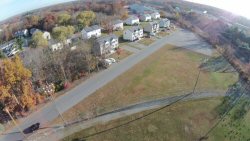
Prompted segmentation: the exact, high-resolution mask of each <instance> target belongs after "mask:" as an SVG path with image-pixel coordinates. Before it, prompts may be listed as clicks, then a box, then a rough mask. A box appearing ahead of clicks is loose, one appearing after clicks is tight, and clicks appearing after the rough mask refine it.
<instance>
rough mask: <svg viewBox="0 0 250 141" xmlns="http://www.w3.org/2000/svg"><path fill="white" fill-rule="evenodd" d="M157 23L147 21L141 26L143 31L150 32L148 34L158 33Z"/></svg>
mask: <svg viewBox="0 0 250 141" xmlns="http://www.w3.org/2000/svg"><path fill="white" fill-rule="evenodd" d="M159 27H160V26H159V23H158V22H149V23H147V24H146V25H145V26H144V28H143V30H144V31H145V32H148V33H150V34H152V33H158V32H159Z"/></svg>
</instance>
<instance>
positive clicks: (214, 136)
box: [209, 97, 250, 141]
mask: <svg viewBox="0 0 250 141" xmlns="http://www.w3.org/2000/svg"><path fill="white" fill-rule="evenodd" d="M246 98H248V97H245V98H244V100H248V99H246ZM248 101H249V100H248ZM240 104H242V103H241V102H240V103H238V104H236V106H235V107H234V108H233V109H232V110H231V111H230V112H229V114H228V115H227V116H226V117H225V118H224V120H222V122H221V123H220V124H219V125H218V126H217V127H216V128H215V130H213V131H212V132H211V134H210V135H209V141H214V140H219V141H249V140H250V134H249V132H250V112H249V111H248V112H247V114H246V116H244V117H243V118H242V119H237V120H233V119H232V115H233V114H234V112H235V110H236V109H237V108H241V107H240Z"/></svg>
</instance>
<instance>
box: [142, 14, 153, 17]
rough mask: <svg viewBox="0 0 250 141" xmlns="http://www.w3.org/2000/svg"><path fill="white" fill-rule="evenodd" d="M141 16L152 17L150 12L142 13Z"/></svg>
mask: <svg viewBox="0 0 250 141" xmlns="http://www.w3.org/2000/svg"><path fill="white" fill-rule="evenodd" d="M141 16H145V17H151V15H150V14H141Z"/></svg>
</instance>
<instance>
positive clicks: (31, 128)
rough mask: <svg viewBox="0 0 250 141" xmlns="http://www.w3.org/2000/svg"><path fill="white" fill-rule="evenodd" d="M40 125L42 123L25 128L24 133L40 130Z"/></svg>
mask: <svg viewBox="0 0 250 141" xmlns="http://www.w3.org/2000/svg"><path fill="white" fill-rule="evenodd" d="M39 127H40V123H35V124H32V125H31V126H30V127H28V128H26V129H24V130H23V133H24V134H29V133H33V132H34V131H36V130H38V129H39Z"/></svg>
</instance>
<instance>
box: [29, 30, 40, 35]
mask: <svg viewBox="0 0 250 141" xmlns="http://www.w3.org/2000/svg"><path fill="white" fill-rule="evenodd" d="M37 31H41V30H40V29H37V28H31V29H30V34H31V35H33V34H34V33H35V32H37Z"/></svg>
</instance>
